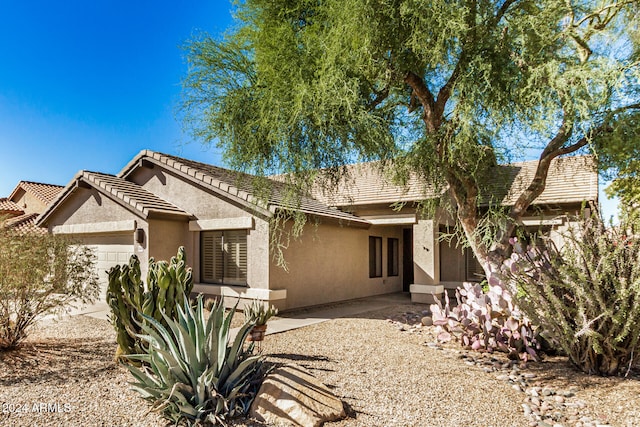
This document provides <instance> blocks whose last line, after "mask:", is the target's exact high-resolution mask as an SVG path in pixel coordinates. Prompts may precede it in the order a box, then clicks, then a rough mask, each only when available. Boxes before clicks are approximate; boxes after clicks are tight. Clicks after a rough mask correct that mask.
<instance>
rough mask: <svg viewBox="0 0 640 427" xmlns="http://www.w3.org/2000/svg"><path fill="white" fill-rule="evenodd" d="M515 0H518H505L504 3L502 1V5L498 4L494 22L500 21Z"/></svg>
mask: <svg viewBox="0 0 640 427" xmlns="http://www.w3.org/2000/svg"><path fill="white" fill-rule="evenodd" d="M517 1H518V0H507V1H505V2H504V3H502V6H500V9H498V12H497V13H496V16H495V18H494V24H497V23H498V22H500V21H501V20H502V18H503V17H504V14H505V13H507V10H509V8H510V7H511V5H513V4H514V3H516V2H517Z"/></svg>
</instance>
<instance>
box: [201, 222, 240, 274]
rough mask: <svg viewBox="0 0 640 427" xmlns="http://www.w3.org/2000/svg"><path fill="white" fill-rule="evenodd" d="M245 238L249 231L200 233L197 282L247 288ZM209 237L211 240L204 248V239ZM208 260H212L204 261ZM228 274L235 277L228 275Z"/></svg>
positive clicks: (235, 230) (209, 231)
mask: <svg viewBox="0 0 640 427" xmlns="http://www.w3.org/2000/svg"><path fill="white" fill-rule="evenodd" d="M247 236H248V232H247V230H244V229H233V230H207V231H201V232H200V282H202V283H207V284H215V285H232V286H248V283H247V277H248V275H247V272H248V266H249V260H248V239H247ZM211 237H212V238H213V239H214V240H213V242H212V244H210V247H208V248H207V247H206V243H205V239H207V238H211ZM209 251H212V252H209ZM208 257H211V260H209V259H207V258H208ZM234 258H235V259H234ZM208 268H210V269H211V273H206V270H207V269H208ZM218 270H222V271H218ZM231 272H233V274H234V276H235V277H232V276H230V275H229V274H230V273H231Z"/></svg>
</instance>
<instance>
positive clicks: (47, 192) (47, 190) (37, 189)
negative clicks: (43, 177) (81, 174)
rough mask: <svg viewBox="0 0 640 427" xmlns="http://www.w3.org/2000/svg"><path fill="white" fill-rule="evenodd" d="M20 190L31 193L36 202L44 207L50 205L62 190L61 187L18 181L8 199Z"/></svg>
mask: <svg viewBox="0 0 640 427" xmlns="http://www.w3.org/2000/svg"><path fill="white" fill-rule="evenodd" d="M19 188H22V189H23V190H24V191H26V192H29V193H31V194H32V195H34V196H35V197H36V198H37V199H38V200H40V201H41V202H43V203H44V204H45V205H48V204H49V203H51V202H52V201H53V200H54V199H55V198H56V197H57V196H58V194H60V192H61V191H62V190H63V189H64V187H63V186H61V185H54V184H43V183H41V182H31V181H20V182H19V183H18V185H17V186H16V188H15V189H14V190H13V192H12V193H11V196H9V198H12V197H13V195H14V194H15V192H16V191H17V190H18V189H19Z"/></svg>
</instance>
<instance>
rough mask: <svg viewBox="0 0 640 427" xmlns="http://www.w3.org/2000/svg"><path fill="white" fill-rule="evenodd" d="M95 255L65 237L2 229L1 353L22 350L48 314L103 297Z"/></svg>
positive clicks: (0, 281)
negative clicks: (40, 318)
mask: <svg viewBox="0 0 640 427" xmlns="http://www.w3.org/2000/svg"><path fill="white" fill-rule="evenodd" d="M94 266H95V255H94V254H93V252H92V251H91V250H90V249H89V248H87V247H86V246H82V245H76V244H74V243H73V242H72V241H70V240H69V239H67V238H65V237H63V236H56V235H51V234H40V233H18V232H16V231H15V230H12V229H9V228H3V227H0V350H5V349H10V348H14V347H17V346H18V345H19V344H20V343H21V342H22V341H23V340H24V339H25V338H26V337H27V335H28V332H29V329H30V327H31V326H32V325H33V324H34V323H35V322H36V321H37V320H38V318H39V317H41V316H42V315H45V314H52V313H58V312H60V311H62V310H64V309H65V308H68V307H69V305H70V304H73V303H78V302H81V303H88V302H93V301H94V300H95V298H97V297H98V295H99V292H100V291H99V284H98V278H97V276H96V274H95V269H94Z"/></svg>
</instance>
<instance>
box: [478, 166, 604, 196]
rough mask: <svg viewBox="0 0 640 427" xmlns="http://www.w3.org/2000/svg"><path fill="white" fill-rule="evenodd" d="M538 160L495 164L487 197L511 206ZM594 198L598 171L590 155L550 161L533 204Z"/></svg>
mask: <svg viewBox="0 0 640 427" xmlns="http://www.w3.org/2000/svg"><path fill="white" fill-rule="evenodd" d="M537 167H538V161H537V160H535V161H529V162H519V163H511V164H509V165H501V166H498V168H499V171H498V172H497V173H496V175H495V176H496V178H495V181H494V183H492V185H491V186H490V187H489V192H490V194H489V195H487V196H486V197H484V198H483V199H484V200H483V202H484V203H487V202H488V201H489V198H490V197H493V199H494V200H496V201H498V200H500V203H501V204H502V205H507V206H508V205H512V204H514V203H515V201H516V200H517V199H518V197H519V196H520V193H522V191H523V190H524V189H525V188H526V187H527V186H528V185H529V184H530V183H531V180H532V179H533V177H534V175H535V172H536V168H537ZM591 200H598V172H597V166H596V161H595V159H594V157H593V156H571V157H561V158H556V159H554V160H552V161H551V165H550V166H549V173H548V175H547V182H546V186H545V189H544V191H543V192H542V194H540V196H538V197H537V198H536V199H535V200H534V202H533V203H534V204H538V205H543V204H562V203H580V202H583V201H591Z"/></svg>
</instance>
